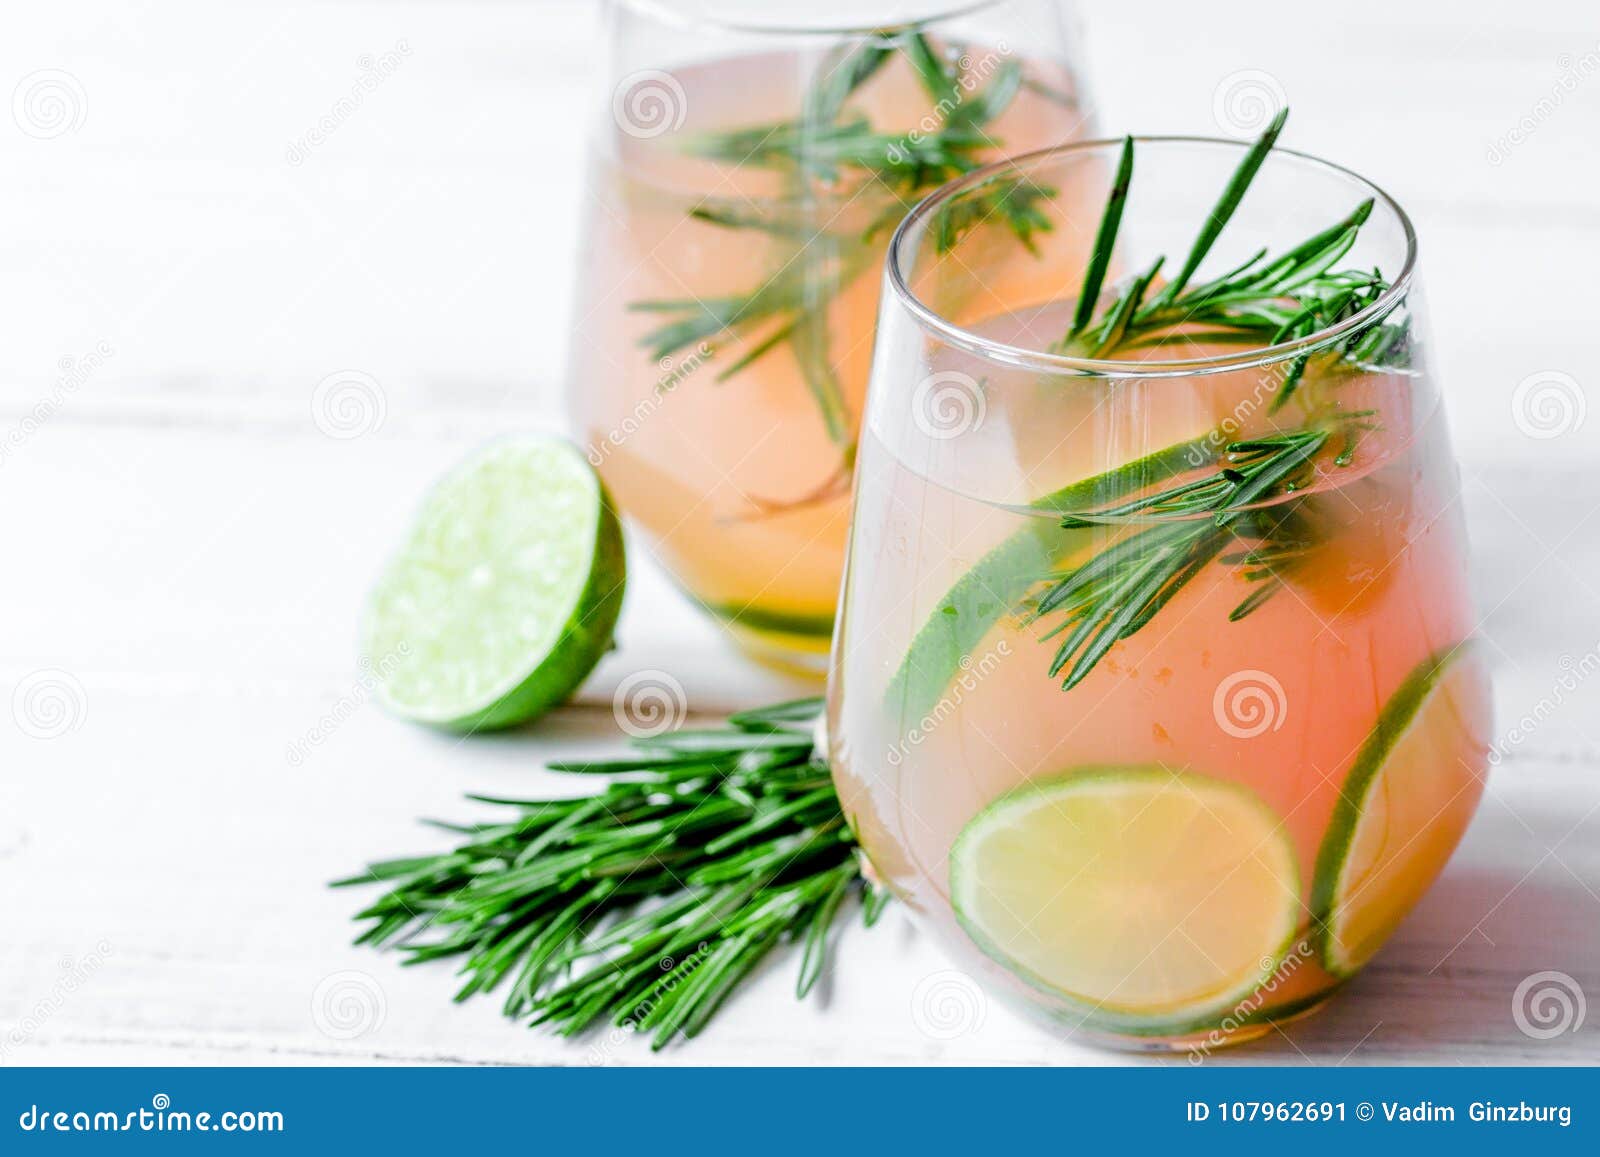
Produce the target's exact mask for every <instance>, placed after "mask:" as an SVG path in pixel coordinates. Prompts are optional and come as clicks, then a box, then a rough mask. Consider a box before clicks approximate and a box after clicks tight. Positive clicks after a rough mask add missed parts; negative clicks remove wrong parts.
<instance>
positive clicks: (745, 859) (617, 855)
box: [334, 699, 886, 1049]
mask: <svg viewBox="0 0 1600 1157" xmlns="http://www.w3.org/2000/svg"><path fill="white" fill-rule="evenodd" d="M820 710H821V702H820V701H819V700H815V699H811V700H798V701H795V702H792V703H784V704H779V705H777V706H775V707H771V708H767V709H765V710H762V711H753V712H746V713H743V714H740V715H734V716H732V717H731V718H729V720H728V723H727V726H725V727H720V728H715V729H711V730H704V731H690V730H683V731H675V732H668V733H666V734H663V735H660V736H657V737H655V738H650V739H637V740H635V741H634V742H633V744H632V746H633V747H634V748H635V749H636V750H635V753H634V754H631V755H626V756H621V757H618V758H612V759H600V760H587V761H575V762H563V763H555V764H551V765H550V766H551V769H552V770H555V771H561V772H567V773H571V774H576V775H602V776H606V777H607V779H608V782H607V785H606V786H605V787H603V788H601V789H600V790H599V791H598V792H595V793H593V794H590V795H584V796H579V797H577V798H535V799H500V798H495V797H488V796H469V797H468V798H470V799H473V800H476V801H479V802H482V803H487V804H491V805H494V806H495V807H497V808H500V809H504V810H505V811H507V812H508V813H509V814H508V815H507V816H506V817H505V818H503V819H500V820H497V821H493V822H487V823H477V824H468V825H458V824H437V825H435V826H438V827H442V828H443V829H444V830H446V831H449V832H452V833H455V834H457V835H459V836H461V837H463V840H462V842H461V843H460V844H459V845H458V846H456V847H455V848H453V849H452V850H450V851H448V852H439V853H432V854H428V855H422V856H412V857H407V858H404V859H398V860H387V861H383V862H381V863H376V864H373V865H372V866H371V867H369V868H368V869H367V871H366V872H365V873H362V874H360V875H357V876H352V877H350V878H349V879H346V880H340V881H337V882H336V883H335V884H334V886H335V887H346V886H351V885H356V884H370V883H375V882H377V883H383V884H384V885H386V887H387V890H386V891H385V892H384V894H383V895H382V896H380V897H379V898H378V899H377V900H376V901H374V902H373V903H372V904H370V905H368V906H367V907H366V908H364V909H362V911H361V912H360V913H358V914H357V917H356V918H357V919H358V920H362V921H368V922H370V923H369V926H368V927H367V929H366V930H365V931H364V932H363V933H362V934H361V935H360V937H358V939H357V941H356V942H357V943H358V944H371V945H374V946H377V947H394V948H397V949H399V950H400V951H401V952H402V953H404V954H405V956H406V961H405V963H407V964H418V963H422V962H424V961H428V960H436V959H442V958H455V959H459V960H460V961H461V968H460V972H461V974H462V975H463V976H464V977H465V978H466V979H465V982H464V983H463V985H462V987H461V989H460V991H459V992H458V993H457V994H456V999H457V1000H465V999H467V998H468V997H470V996H473V995H476V994H480V993H487V992H490V991H493V990H495V989H497V988H501V987H503V988H504V990H505V998H504V1002H503V1006H502V1007H503V1009H504V1012H505V1014H506V1015H507V1016H508V1017H512V1018H514V1019H517V1020H521V1021H525V1022H527V1023H529V1024H531V1025H545V1026H548V1027H549V1028H551V1029H553V1030H554V1031H555V1032H557V1033H558V1034H560V1035H562V1036H567V1037H571V1036H576V1035H578V1034H580V1033H582V1032H584V1031H585V1030H587V1029H589V1028H592V1027H594V1026H596V1025H599V1024H601V1023H605V1022H609V1023H611V1024H613V1025H618V1026H624V1027H628V1028H631V1029H633V1030H634V1031H637V1032H643V1033H648V1034H650V1035H651V1037H652V1047H654V1048H658V1049H659V1048H661V1047H662V1046H663V1045H665V1044H667V1043H668V1042H669V1041H671V1040H672V1039H674V1038H675V1037H679V1036H682V1037H692V1036H695V1035H696V1034H697V1033H699V1032H700V1031H701V1029H703V1028H704V1027H705V1025H706V1023H707V1021H708V1020H709V1019H710V1018H711V1016H712V1015H713V1014H714V1013H715V1012H716V1011H717V1009H718V1008H719V1007H721V1005H722V1004H723V1002H724V1001H725V1000H726V999H727V997H728V996H729V994H730V993H731V992H732V991H733V990H734V989H735V988H736V987H737V986H738V984H739V983H740V982H741V981H742V980H743V979H744V978H745V977H746V976H748V975H749V973H750V972H751V970H752V969H754V968H755V967H756V965H757V964H758V963H759V962H760V961H761V960H762V959H763V958H764V957H766V956H767V955H768V953H770V952H771V951H772V950H773V949H774V948H776V947H777V946H779V945H780V944H784V943H791V942H792V943H798V944H800V945H801V959H800V969H799V976H798V979H797V983H796V994H797V995H798V996H800V997H804V996H805V995H806V994H807V993H808V992H810V991H811V989H812V988H814V987H815V985H816V983H817V981H818V980H819V979H820V977H821V976H822V974H823V972H824V971H825V970H826V966H827V960H828V953H829V950H830V935H829V933H830V929H831V928H832V927H833V925H834V923H835V918H836V917H837V915H838V913H839V911H840V909H841V907H842V906H843V905H844V902H845V900H846V899H848V898H849V897H851V896H857V897H859V898H860V900H861V902H862V905H863V911H864V916H865V920H866V922H867V923H868V924H869V925H870V924H871V923H873V922H874V921H875V920H876V919H877V917H878V915H879V913H880V912H881V911H882V908H883V905H884V904H885V903H886V894H883V893H879V892H878V891H876V890H875V889H873V888H872V887H871V886H870V885H868V884H867V883H866V881H865V880H864V879H863V877H862V874H861V870H860V865H859V861H858V858H857V851H856V846H855V842H854V839H853V837H852V836H851V834H850V830H849V827H848V825H847V824H846V822H845V818H844V815H843V814H842V812H841V811H840V807H839V801H838V797H837V796H836V795H835V794H834V791H833V785H832V781H831V780H830V778H829V775H828V768H827V765H826V763H825V762H824V760H823V758H822V756H821V755H820V754H819V753H817V752H816V751H815V750H814V749H813V740H812V734H811V729H812V723H813V722H814V720H815V718H816V716H817V715H818V713H819V712H820Z"/></svg>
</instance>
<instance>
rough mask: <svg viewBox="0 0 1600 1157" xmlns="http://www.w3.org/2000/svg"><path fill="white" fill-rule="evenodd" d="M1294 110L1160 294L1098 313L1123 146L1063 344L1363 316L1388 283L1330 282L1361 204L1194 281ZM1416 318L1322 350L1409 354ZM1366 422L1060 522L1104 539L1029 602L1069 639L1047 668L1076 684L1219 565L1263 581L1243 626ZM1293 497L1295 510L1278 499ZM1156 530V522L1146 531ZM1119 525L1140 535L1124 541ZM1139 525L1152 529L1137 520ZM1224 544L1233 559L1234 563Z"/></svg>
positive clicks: (1300, 434)
mask: <svg viewBox="0 0 1600 1157" xmlns="http://www.w3.org/2000/svg"><path fill="white" fill-rule="evenodd" d="M1287 116H1288V110H1284V111H1283V112H1280V113H1279V114H1278V115H1277V116H1276V117H1274V118H1273V121H1272V123H1271V124H1270V125H1268V126H1267V129H1266V131H1265V132H1263V133H1262V134H1261V136H1260V137H1259V138H1258V139H1257V140H1256V141H1255V142H1254V143H1253V144H1252V145H1251V147H1250V148H1249V150H1247V152H1246V153H1245V156H1244V158H1243V160H1242V161H1241V162H1240V164H1239V166H1238V167H1237V169H1235V171H1234V173H1233V175H1232V176H1231V177H1230V179H1229V181H1228V184H1227V186H1226V187H1225V188H1224V190H1223V192H1222V195H1221V197H1220V198H1219V199H1218V201H1217V203H1216V205H1215V207H1213V208H1212V210H1211V211H1210V212H1209V213H1208V214H1207V216H1206V219H1205V222H1204V224H1203V225H1202V226H1201V229H1200V232H1199V234H1198V235H1197V236H1196V238H1195V241H1194V243H1193V245H1191V246H1190V249H1189V253H1188V255H1187V256H1186V257H1185V258H1184V262H1183V266H1182V267H1181V268H1180V269H1179V271H1178V273H1177V274H1176V275H1175V276H1174V277H1173V278H1172V279H1171V280H1170V281H1168V282H1167V283H1166V284H1165V285H1163V286H1161V287H1160V288H1159V289H1157V288H1156V280H1157V278H1158V276H1159V275H1160V271H1161V267H1162V264H1163V259H1161V258H1158V259H1157V260H1156V261H1155V263H1154V264H1153V265H1152V266H1151V267H1150V268H1149V269H1148V270H1146V271H1145V272H1144V273H1142V274H1139V275H1138V276H1136V277H1134V278H1132V279H1131V280H1130V281H1129V282H1128V284H1127V285H1126V287H1125V288H1124V289H1123V290H1122V291H1121V292H1120V293H1118V294H1117V295H1116V296H1115V297H1114V298H1113V299H1112V300H1111V302H1110V304H1109V305H1108V306H1107V307H1106V308H1105V309H1104V310H1103V311H1102V312H1101V313H1100V315H1099V317H1098V320H1097V319H1096V313H1095V311H1096V308H1097V307H1098V306H1099V303H1100V300H1101V297H1102V293H1101V286H1102V283H1103V282H1104V279H1105V273H1106V270H1107V268H1108V267H1109V264H1110V260H1111V255H1112V251H1113V249H1114V248H1115V245H1116V239H1117V232H1118V230H1119V228H1120V225H1121V222H1122V212H1123V205H1124V204H1125V202H1126V200H1127V197H1128V190H1129V187H1130V185H1131V182H1132V177H1133V155H1134V143H1133V140H1132V138H1128V139H1126V140H1125V141H1124V142H1123V147H1122V154H1121V159H1120V161H1119V164H1118V167H1117V174H1116V177H1115V179H1114V180H1113V181H1112V186H1111V191H1110V194H1109V195H1108V197H1107V201H1106V207H1105V210H1104V212H1103V214H1102V216H1101V221H1100V228H1099V231H1098V233H1097V234H1096V237H1095V244H1094V249H1093V251H1092V252H1091V255H1090V260H1089V264H1088V267H1087V269H1086V271H1085V273H1084V279H1083V286H1082V290H1081V292H1080V295H1079V298H1078V303H1077V307H1076V310H1075V313H1074V317H1073V321H1072V326H1071V328H1070V329H1069V330H1068V331H1067V334H1066V336H1065V337H1064V338H1063V339H1062V340H1061V342H1060V343H1058V345H1057V349H1058V350H1061V351H1064V352H1069V353H1076V354H1082V355H1086V356H1089V357H1095V358H1103V357H1107V356H1109V355H1111V354H1112V353H1114V352H1115V351H1116V350H1118V349H1119V348H1123V347H1125V346H1129V345H1148V344H1153V343H1154V342H1155V341H1160V340H1173V339H1175V340H1183V341H1187V340H1194V337H1195V333H1194V331H1192V330H1191V331H1188V332H1184V331H1183V330H1181V329H1180V327H1183V326H1187V325H1199V326H1204V327H1206V328H1205V329H1204V330H1203V331H1201V332H1203V333H1205V334H1206V335H1207V336H1208V338H1210V339H1211V340H1216V338H1217V336H1218V335H1224V336H1226V335H1233V336H1235V337H1239V338H1243V339H1244V340H1247V341H1249V342H1251V343H1254V344H1260V345H1263V346H1265V345H1273V344H1276V343H1278V342H1281V341H1284V340H1287V339H1293V338H1305V337H1310V336H1312V335H1313V334H1315V333H1317V332H1318V331H1320V330H1322V329H1325V328H1327V327H1329V326H1331V325H1335V324H1337V323H1338V322H1340V321H1343V320H1344V319H1346V318H1349V317H1352V316H1354V315H1355V314H1356V313H1358V312H1360V311H1361V310H1363V309H1365V308H1366V307H1367V306H1368V305H1371V304H1372V303H1373V302H1375V301H1376V300H1377V299H1378V297H1379V296H1380V295H1381V294H1383V293H1384V292H1385V291H1387V290H1388V288H1389V283H1388V282H1387V281H1386V280H1385V279H1384V277H1383V275H1382V273H1381V272H1380V271H1378V270H1376V269H1374V270H1372V271H1371V272H1370V273H1368V272H1365V271H1358V270H1345V271H1341V272H1329V271H1330V270H1331V269H1333V267H1334V266H1335V265H1336V264H1337V262H1338V261H1339V260H1340V259H1341V258H1343V257H1344V256H1345V254H1347V253H1348V252H1349V251H1350V249H1351V248H1352V247H1353V246H1354V245H1355V242H1356V237H1357V234H1358V233H1359V231H1360V229H1361V226H1362V225H1363V224H1364V223H1365V222H1366V220H1367V218H1368V216H1369V215H1370V214H1371V212H1372V206H1373V202H1372V200H1370V199H1368V200H1366V201H1364V202H1362V203H1361V204H1360V205H1358V206H1356V208H1355V209H1354V210H1353V211H1352V212H1351V213H1350V214H1349V215H1348V216H1347V217H1345V218H1344V219H1343V220H1342V221H1339V222H1337V223H1336V224H1334V225H1331V226H1329V227H1328V228H1326V229H1323V230H1321V231H1319V232H1318V233H1316V234H1314V235H1313V236H1311V237H1309V238H1307V239H1306V240H1305V241H1303V242H1301V243H1300V244H1299V245H1296V246H1295V247H1293V248H1292V249H1289V250H1288V251H1286V252H1284V253H1282V254H1280V255H1279V256H1277V257H1275V258H1268V256H1267V253H1266V251H1265V250H1262V251H1259V252H1257V253H1256V254H1254V255H1253V256H1252V257H1251V258H1250V259H1249V260H1248V261H1246V262H1244V263H1243V264H1242V265H1240V266H1238V267H1237V268H1235V269H1233V270H1231V271H1229V272H1228V273H1226V274H1224V275H1222V276H1221V277H1218V278H1216V279H1214V280H1212V281H1209V282H1205V283H1202V284H1200V285H1195V286H1191V285H1190V282H1191V280H1192V279H1193V277H1194V275H1195V273H1196V272H1197V271H1198V270H1199V268H1200V266H1201V264H1202V263H1203V262H1204V261H1205V258H1206V256H1207V255H1208V254H1209V253H1210V252H1211V249H1212V247H1213V246H1214V245H1215V244H1216V241H1217V238H1218V237H1220V236H1221V234H1222V231H1223V229H1224V228H1225V227H1226V225H1227V223H1228V221H1229V220H1230V219H1232V217H1233V215H1234V212H1235V211H1236V210H1237V209H1238V207H1239V204H1240V202H1241V201H1242V200H1243V199H1244V196H1245V193H1246V192H1247V191H1248V190H1249V188H1250V184H1251V182H1252V181H1253V180H1254V179H1255V176H1256V173H1257V172H1258V171H1259V170H1260V168H1261V166H1262V164H1263V163H1264V162H1265V160H1266V157H1267V154H1268V153H1269V152H1270V151H1271V149H1272V147H1273V145H1274V144H1275V143H1276V142H1277V139H1278V135H1279V134H1280V133H1281V132H1282V131H1283V125H1284V121H1285V119H1286V117H1287ZM1407 340H1408V333H1407V322H1406V321H1404V320H1402V321H1400V322H1392V323H1391V322H1387V321H1385V322H1381V323H1378V324H1375V325H1373V326H1367V327H1363V328H1361V329H1359V330H1357V331H1356V332H1353V333H1351V334H1348V335H1345V336H1344V337H1342V338H1340V339H1339V340H1338V341H1337V342H1335V343H1332V344H1331V346H1330V347H1329V348H1328V349H1326V350H1324V351H1321V352H1320V353H1319V355H1318V356H1323V357H1326V358H1328V359H1330V361H1331V362H1339V361H1343V360H1347V359H1348V360H1351V361H1356V362H1360V361H1363V360H1367V359H1372V358H1375V357H1384V358H1388V359H1390V360H1391V361H1393V360H1395V359H1397V358H1403V356H1404V352H1403V347H1404V345H1405V343H1406V341H1407ZM1310 357H1311V355H1310V354H1309V353H1308V354H1302V355H1300V356H1298V357H1296V358H1294V359H1293V360H1292V361H1290V363H1289V365H1288V368H1287V370H1286V372H1285V373H1284V375H1283V378H1282V379H1281V381H1280V382H1279V383H1278V385H1277V389H1276V391H1275V396H1274V398H1273V401H1272V403H1271V405H1270V406H1269V407H1268V410H1269V413H1275V412H1277V411H1278V410H1280V409H1281V408H1282V407H1283V406H1284V405H1285V404H1286V403H1287V402H1288V400H1289V399H1290V398H1291V397H1292V396H1293V395H1294V393H1295V390H1296V388H1297V386H1298V385H1299V383H1300V381H1301V379H1302V378H1303V376H1304V374H1305V371H1306V367H1307V364H1308V362H1309V359H1310ZM1370 416H1371V414H1370V412H1368V411H1363V412H1359V413H1350V412H1344V413H1338V412H1335V413H1334V414H1333V415H1332V416H1331V417H1328V418H1325V419H1323V420H1320V421H1311V420H1309V419H1308V425H1307V426H1306V428H1304V429H1300V430H1291V431H1285V432H1281V433H1272V434H1268V435H1263V436H1261V437H1257V438H1250V439H1242V440H1235V441H1232V442H1230V443H1229V444H1228V445H1227V446H1226V447H1225V449H1224V451H1223V454H1222V460H1221V462H1220V463H1219V464H1218V466H1217V469H1215V470H1214V471H1213V472H1211V473H1208V474H1205V475H1202V476H1200V477H1198V478H1188V479H1186V480H1184V481H1180V482H1178V483H1175V484H1173V485H1170V486H1167V487H1164V488H1162V489H1160V490H1156V491H1154V492H1153V493H1145V494H1141V495H1138V496H1135V497H1133V498H1130V499H1127V500H1124V501H1121V502H1118V503H1116V504H1114V505H1110V506H1102V507H1100V508H1097V509H1091V510H1086V511H1076V512H1072V513H1068V514H1066V515H1065V516H1064V517H1063V518H1062V519H1061V522H1060V527H1061V528H1062V529H1063V530H1068V531H1070V530H1083V529H1086V528H1090V527H1093V526H1096V525H1102V524H1109V527H1108V532H1110V533H1111V535H1112V541H1111V543H1110V544H1109V545H1108V546H1106V547H1105V548H1104V549H1102V550H1100V551H1098V552H1096V553H1095V554H1093V555H1092V556H1091V557H1089V558H1088V559H1087V560H1085V561H1083V562H1081V563H1079V564H1078V565H1076V566H1074V567H1073V568H1072V569H1070V570H1068V571H1066V572H1064V573H1061V574H1057V575H1053V576H1051V577H1050V578H1049V579H1047V580H1046V585H1045V588H1044V590H1043V591H1042V592H1041V593H1038V594H1033V595H1030V601H1029V602H1028V603H1026V604H1025V610H1026V613H1027V616H1028V619H1029V621H1037V620H1040V619H1043V618H1045V617H1047V616H1052V615H1060V616H1061V619H1060V621H1059V622H1058V623H1057V625H1056V626H1055V627H1054V628H1052V629H1051V630H1050V631H1049V632H1048V633H1046V634H1045V635H1044V636H1043V638H1044V639H1045V640H1050V639H1056V638H1060V640H1061V641H1060V643H1059V644H1058V645H1057V648H1056V653H1055V657H1054V658H1053V660H1052V661H1051V664H1050V668H1049V672H1050V675H1051V677H1052V678H1054V677H1056V676H1061V677H1062V683H1061V685H1062V687H1063V688H1066V689H1070V688H1072V687H1074V686H1076V685H1077V684H1078V683H1080V682H1082V681H1083V679H1084V678H1085V677H1086V676H1087V675H1088V674H1089V672H1090V671H1092V670H1093V669H1094V668H1095V666H1096V664H1098V663H1099V662H1100V660H1101V659H1103V658H1104V657H1105V655H1106V653H1107V652H1108V651H1110V649H1111V648H1112V647H1113V646H1115V645H1116V644H1117V643H1118V642H1119V641H1121V640H1123V639H1126V638H1128V637H1129V636H1131V635H1134V634H1136V633H1137V632H1138V631H1140V630H1141V629H1143V628H1144V627H1145V626H1146V625H1147V624H1148V623H1149V622H1150V621H1151V620H1152V619H1153V618H1155V616H1156V615H1157V614H1158V613H1159V612H1160V611H1161V609H1162V608H1163V607H1165V606H1166V605H1167V603H1169V602H1170V601H1171V600H1172V599H1173V597H1174V596H1176V595H1177V593H1178V592H1179V591H1180V590H1182V589H1183V588H1184V587H1185V586H1186V585H1187V584H1188V583H1189V581H1190V580H1191V579H1193V578H1194V577H1195V576H1196V575H1198V574H1199V573H1200V572H1201V571H1203V570H1204V569H1205V568H1206V567H1208V566H1209V565H1211V564H1212V563H1213V562H1219V561H1220V562H1221V563H1222V564H1224V565H1231V566H1236V567H1238V568H1240V573H1241V574H1242V575H1243V576H1244V578H1245V579H1246V580H1247V581H1249V582H1252V583H1259V584H1260V585H1259V586H1258V587H1257V588H1256V589H1255V590H1253V591H1252V592H1251V593H1250V594H1249V595H1248V596H1247V597H1246V598H1245V599H1244V600H1243V601H1242V602H1240V603H1239V604H1238V605H1237V606H1236V607H1235V608H1234V609H1233V611H1232V613H1231V614H1230V615H1229V616H1228V617H1229V621H1230V622H1237V621H1239V620H1240V619H1243V618H1245V617H1247V616H1248V615H1250V614H1251V613H1253V612H1254V611H1255V610H1257V609H1258V608H1260V607H1261V606H1262V605H1263V604H1264V603H1265V602H1266V601H1267V600H1268V599H1269V598H1271V596H1272V595H1273V594H1274V593H1275V592H1276V591H1277V590H1279V589H1280V588H1281V586H1282V584H1283V581H1284V579H1285V577H1286V576H1287V575H1288V574H1289V573H1290V572H1291V571H1292V570H1293V569H1294V568H1295V567H1296V566H1297V565H1299V564H1300V563H1301V562H1302V561H1303V560H1304V559H1305V558H1306V556H1307V555H1308V554H1309V553H1310V552H1312V551H1313V550H1315V548H1316V547H1317V545H1318V544H1319V541H1320V533H1319V527H1318V520H1317V518H1316V512H1315V508H1314V507H1313V506H1312V505H1310V504H1309V500H1308V499H1307V498H1305V497H1301V498H1291V496H1293V495H1295V494H1297V492H1299V491H1301V490H1303V489H1305V488H1306V487H1307V486H1308V485H1309V484H1310V483H1311V482H1312V481H1313V480H1314V478H1315V473H1316V470H1315V463H1316V461H1317V459H1318V457H1319V456H1320V455H1322V454H1323V452H1324V450H1325V449H1326V448H1327V447H1328V446H1329V445H1330V442H1331V440H1332V439H1333V437H1334V436H1335V434H1340V435H1342V436H1343V445H1342V448H1341V449H1339V450H1338V452H1337V453H1336V454H1335V455H1334V456H1333V458H1332V464H1333V465H1335V466H1344V465H1347V464H1348V463H1349V461H1350V460H1351V456H1352V455H1353V453H1354V446H1355V439H1356V438H1357V437H1358V436H1359V434H1360V432H1361V431H1362V430H1366V429H1370V428H1371V426H1370V424H1369V423H1368V422H1366V421H1365V419H1367V418H1369V417H1370ZM1285 500H1287V501H1285ZM1149 520H1154V521H1153V522H1150V521H1149ZM1124 521H1126V522H1128V523H1131V524H1132V525H1131V528H1125V529H1124V530H1123V531H1121V532H1117V531H1116V530H1115V529H1114V528H1115V527H1116V526H1117V525H1118V524H1119V523H1123V522H1124ZM1141 522H1146V523H1147V525H1145V526H1144V528H1142V529H1141V528H1140V527H1139V525H1138V524H1139V523H1141ZM1231 544H1239V545H1240V547H1241V548H1240V549H1237V550H1235V551H1232V552H1231V553H1227V554H1225V553H1224V551H1225V550H1227V548H1228V547H1229V546H1230V545H1231Z"/></svg>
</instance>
